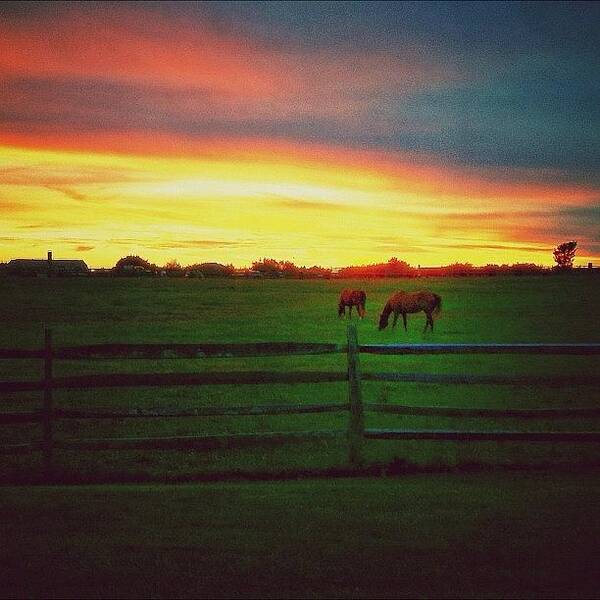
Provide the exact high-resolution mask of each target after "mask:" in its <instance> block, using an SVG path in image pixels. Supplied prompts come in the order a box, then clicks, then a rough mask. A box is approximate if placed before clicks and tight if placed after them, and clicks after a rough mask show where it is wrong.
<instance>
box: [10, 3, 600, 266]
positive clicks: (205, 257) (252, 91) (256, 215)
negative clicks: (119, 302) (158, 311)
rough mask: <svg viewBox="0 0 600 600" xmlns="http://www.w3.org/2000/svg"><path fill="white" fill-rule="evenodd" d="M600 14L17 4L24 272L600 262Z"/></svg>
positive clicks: (16, 169)
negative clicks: (142, 263) (60, 266)
mask: <svg viewBox="0 0 600 600" xmlns="http://www.w3.org/2000/svg"><path fill="white" fill-rule="evenodd" d="M598 23H600V4H599V3H577V2H569V3H558V4H556V3H545V2H544V3H517V2H510V3H488V2H485V3H420V2H419V3H375V2H368V3H358V2H356V3H342V2H340V3H312V2H307V3H304V2H299V3H277V2H269V3H250V2H248V3H237V2H232V3H222V4H221V3H177V2H173V3H144V2H142V3H137V2H136V3H118V4H112V3H70V4H60V3H11V2H6V3H2V4H0V215H1V223H2V227H1V228H0V261H7V260H9V259H11V258H35V257H39V258H43V257H45V254H46V251H47V250H53V252H54V256H55V257H56V258H81V259H84V260H85V261H86V262H87V263H88V265H90V266H92V267H101V266H112V265H114V263H115V262H116V261H117V259H118V258H120V257H122V256H125V255H127V254H138V255H141V256H143V257H145V258H147V259H148V260H150V261H151V262H155V263H157V264H164V263H165V262H167V261H168V260H170V259H173V258H176V259H177V260H179V262H180V263H181V264H190V263H195V262H205V261H218V262H223V263H233V264H234V265H236V266H244V265H249V264H250V263H251V262H252V260H256V259H259V258H262V257H273V258H277V259H280V260H293V261H294V262H296V263H297V264H301V265H312V264H320V265H324V266H342V265H348V264H360V263H372V262H379V261H386V260H387V259H388V258H390V257H391V256H396V257H398V258H399V259H402V260H406V261H407V262H409V263H411V264H414V265H416V264H421V265H440V264H448V263H451V262H456V261H460V262H471V263H473V264H477V265H480V264H486V263H499V264H502V263H513V262H534V263H537V264H546V265H548V264H552V262H553V259H552V248H553V247H554V246H556V245H557V244H559V243H561V242H564V241H568V240H577V241H578V243H579V245H578V254H577V259H576V262H575V264H576V265H582V264H585V263H587V262H588V261H593V262H595V263H596V264H598V263H600V27H599V26H598Z"/></svg>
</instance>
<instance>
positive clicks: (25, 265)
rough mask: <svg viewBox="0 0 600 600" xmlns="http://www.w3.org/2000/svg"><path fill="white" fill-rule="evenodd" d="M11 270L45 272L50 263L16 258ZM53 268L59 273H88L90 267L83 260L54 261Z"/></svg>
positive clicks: (10, 265) (10, 266)
mask: <svg viewBox="0 0 600 600" xmlns="http://www.w3.org/2000/svg"><path fill="white" fill-rule="evenodd" d="M7 266H8V267H9V268H18V269H31V270H40V271H45V270H47V269H48V261H47V260H41V259H35V258H34V259H30V258H14V259H13V260H11V261H10V262H9V263H8V265H7ZM52 268H53V269H56V270H59V271H67V270H68V271H81V270H83V271H88V270H89V269H88V266H87V265H86V264H85V261H83V260H53V261H52Z"/></svg>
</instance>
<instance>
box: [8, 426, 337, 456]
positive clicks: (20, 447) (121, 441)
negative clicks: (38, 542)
mask: <svg viewBox="0 0 600 600" xmlns="http://www.w3.org/2000/svg"><path fill="white" fill-rule="evenodd" d="M343 436H344V432H342V431H334V430H322V431H318V430H317V431H281V432H278V431H270V432H267V433H228V434H222V435H219V434H217V435H204V436H196V435H189V436H176V437H130V438H98V439H73V440H69V439H67V440H55V441H54V449H57V450H81V451H102V450H194V449H195V450H218V449H221V448H244V447H249V446H260V445H268V446H278V445H283V444H287V443H290V442H299V441H310V440H322V439H325V440H327V439H336V438H340V437H343ZM43 446H44V445H43V443H42V442H31V443H28V444H9V445H6V446H3V447H1V448H0V454H29V453H31V452H38V451H40V450H43Z"/></svg>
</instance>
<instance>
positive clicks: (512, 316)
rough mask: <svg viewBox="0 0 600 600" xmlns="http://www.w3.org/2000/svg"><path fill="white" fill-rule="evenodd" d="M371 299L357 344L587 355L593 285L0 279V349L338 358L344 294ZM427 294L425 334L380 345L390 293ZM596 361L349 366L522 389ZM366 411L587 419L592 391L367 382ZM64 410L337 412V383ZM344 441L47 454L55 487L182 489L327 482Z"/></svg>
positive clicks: (217, 426) (502, 447) (76, 430)
mask: <svg viewBox="0 0 600 600" xmlns="http://www.w3.org/2000/svg"><path fill="white" fill-rule="evenodd" d="M342 286H355V287H361V288H363V289H365V290H366V291H367V293H368V300H367V311H368V313H367V318H366V319H365V320H364V321H360V322H359V321H356V322H357V325H358V334H359V340H360V342H363V343H368V342H381V343H390V342H393V341H398V340H401V341H408V342H413V343H418V342H423V341H427V342H440V343H448V342H597V341H600V321H599V320H598V319H597V312H596V310H597V309H596V307H597V306H598V305H600V282H598V281H597V279H596V278H594V277H587V276H577V277H513V278H508V277H507V278H505V277H498V278H488V279H484V278H477V279H437V280H436V279H434V280H427V281H415V280H375V281H354V282H348V281H344V282H339V281H325V280H321V281H285V280H259V281H257V280H250V281H248V280H244V281H240V280H226V279H221V280H218V279H215V280H209V279H205V280H197V279H195V280H178V279H175V280H173V279H13V278H3V279H0V315H1V318H2V329H1V330H0V347H2V346H4V347H23V348H37V347H40V345H41V343H42V337H43V328H44V327H45V326H47V327H50V328H52V330H53V334H54V340H55V344H56V345H58V346H60V345H64V344H78V343H100V342H198V343H200V342H244V341H306V342H334V343H340V344H343V343H344V342H345V339H346V323H345V322H344V321H343V320H340V319H338V317H337V310H336V303H337V296H338V292H339V289H340V287H342ZM424 286H427V287H428V288H429V289H432V290H434V291H436V292H438V293H439V294H441V296H442V297H443V311H442V316H441V318H440V319H439V320H438V321H437V322H436V327H435V331H434V332H433V333H431V332H427V333H426V334H424V333H423V326H424V315H423V314H420V315H410V316H409V331H408V333H407V334H406V333H405V332H404V331H403V329H402V328H401V327H399V328H397V329H396V330H395V331H394V330H392V329H391V328H388V329H387V330H385V331H382V332H380V331H378V330H377V327H376V324H377V317H378V314H379V311H380V310H381V307H382V306H383V304H384V302H385V300H386V298H387V297H388V295H389V294H390V292H392V291H393V290H395V289H399V288H402V289H418V288H421V287H424ZM345 361H346V357H345V355H344V354H339V355H326V356H290V357H267V358H260V359H258V358H254V359H234V358H229V359H199V360H162V361H144V360H129V361H123V360H121V361H109V360H104V361H95V362H81V361H79V362H75V361H60V362H57V363H56V369H55V371H56V373H57V374H69V373H72V374H75V373H88V372H118V371H121V372H168V371H173V370H176V371H195V370H198V371H200V370H245V369H247V370H253V369H259V370H282V371H289V370H294V369H299V370H302V369H311V370H324V371H345V369H346V364H345ZM597 367H598V359H597V358H594V357H591V358H585V357H549V356H510V355H503V356H485V355H472V356H458V355H456V356H447V355H442V356H410V357H409V356H405V357H381V356H372V355H362V356H361V368H362V370H363V371H364V372H368V371H375V370H378V371H383V370H393V371H407V372H424V373H426V372H433V373H459V374H460V373H488V374H498V373H514V374H519V375H528V374H539V375H543V374H546V375H557V374H578V375H583V376H585V375H587V374H591V373H595V372H596V370H597ZM40 369H41V364H40V361H22V360H21V361H2V363H0V378H1V379H23V378H37V377H39V374H40ZM363 393H364V399H365V400H366V401H376V402H387V403H390V404H392V403H404V404H413V405H439V406H459V407H460V406H473V407H490V408H492V407H493V408H502V407H512V408H524V407H531V408H537V407H562V406H567V407H568V406H597V404H598V401H599V400H600V391H599V390H598V389H596V387H595V386H592V385H581V386H578V387H576V388H573V387H550V386H523V385H521V386H491V385H452V386H451V385H432V384H416V383H415V384H411V383H404V384H401V383H396V384H390V383H380V382H365V383H364V384H363ZM55 395H56V406H58V407H62V408H68V407H72V408H73V407H78V408H84V407H85V408H98V409H100V408H107V409H108V408H137V407H139V408H157V407H162V408H168V407H181V406H190V407H201V406H210V405H218V406H220V405H228V404H236V405H237V404H241V405H257V404H287V403H329V402H341V401H344V400H345V398H346V384H345V383H329V384H303V385H252V386H237V387H236V386H208V387H196V388H190V387H183V386H180V387H172V388H138V389H123V390H119V389H108V390H107V389H100V390H88V391H75V390H69V391H63V392H60V393H56V394H55ZM2 404H3V410H11V411H15V410H31V409H34V408H37V407H39V406H40V394H38V393H21V394H13V395H6V396H5V397H4V398H3V399H2ZM347 419H348V416H347V414H345V413H340V414H337V413H332V414H325V415H293V416H271V417H264V416H252V417H202V418H169V419H129V420H126V419H112V420H95V421H94V420H92V421H74V420H69V421H61V422H59V423H57V425H56V436H57V437H61V438H90V437H93V438H99V437H129V436H178V435H198V434H210V433H235V432H240V433H243V432H262V431H290V430H298V431H305V430H314V429H337V430H341V431H343V430H345V429H346V426H347ZM367 425H368V426H370V427H400V426H406V427H411V428H452V429H456V428H459V429H460V428H465V429H469V428H478V429H486V428H487V429H534V430H544V429H549V428H554V429H571V430H577V429H587V430H590V429H597V427H598V423H597V422H589V421H586V422H578V421H576V420H574V419H564V420H560V421H553V422H549V421H531V420H529V421H526V422H525V421H524V422H515V420H514V419H493V420H492V419H486V420H483V421H482V420H481V419H469V420H465V419H463V420H457V419H451V418H439V417H400V416H394V415H381V414H368V415H367ZM39 438H40V427H39V426H38V425H36V424H31V425H11V426H3V427H1V428H0V441H1V442H3V443H17V442H21V441H25V440H28V439H39ZM346 453H347V448H346V444H345V442H344V440H339V441H338V440H324V441H323V440H320V441H314V442H303V443H295V444H288V445H285V446H277V447H272V448H264V447H261V448H256V449H243V450H223V451H214V452H209V453H195V452H185V451H162V452H148V451H143V452H142V451H122V452H115V451H113V452H94V453H76V452H71V451H63V452H58V453H57V472H58V473H59V474H63V475H64V476H65V477H67V478H69V477H70V478H73V477H75V476H81V477H83V478H84V479H85V478H87V479H92V480H94V479H98V478H100V479H106V478H118V479H121V478H123V479H127V478H130V479H140V478H141V479H143V478H148V477H150V478H159V479H164V478H166V479H169V478H171V479H177V478H186V477H188V476H193V475H198V474H200V475H202V474H205V475H206V474H211V473H213V474H218V473H223V472H230V473H231V472H236V473H239V472H241V473H257V472H258V473H272V474H278V473H283V472H287V473H289V472H295V471H298V470H308V471H311V470H320V469H335V468H339V467H343V466H344V465H345V463H346ZM596 455H597V453H596V451H595V449H594V448H593V447H589V446H586V445H585V444H580V445H565V444H557V445H551V444H523V443H511V444H505V443H495V442H481V443H471V444H468V443H454V442H443V443H442V442H389V441H386V442H384V441H377V442H369V443H368V444H367V446H366V453H365V459H366V462H367V464H371V465H382V469H384V470H385V469H386V468H388V467H386V465H390V464H391V465H392V467H393V468H395V467H398V466H399V465H400V466H402V465H406V464H414V465H423V464H425V465H434V466H435V465H450V466H453V465H460V464H470V463H493V464H506V463H508V464H531V463H533V464H539V463H557V462H558V463H564V462H567V463H572V462H576V463H582V462H583V463H589V462H595V461H596ZM0 461H1V464H2V475H3V478H4V479H5V480H6V479H9V480H15V479H17V480H18V479H22V478H23V477H29V476H33V477H35V476H36V474H39V465H40V457H39V455H31V456H25V457H23V456H20V457H6V456H5V457H1V458H0Z"/></svg>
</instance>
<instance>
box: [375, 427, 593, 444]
mask: <svg viewBox="0 0 600 600" xmlns="http://www.w3.org/2000/svg"><path fill="white" fill-rule="evenodd" d="M364 436H365V438H367V439H369V440H445V441H455V442H475V441H478V442H483V441H488V442H509V441H511V442H519V441H522V442H600V431H451V430H450V431H448V430H438V431H435V430H420V429H414V430H408V429H365V431H364Z"/></svg>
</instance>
